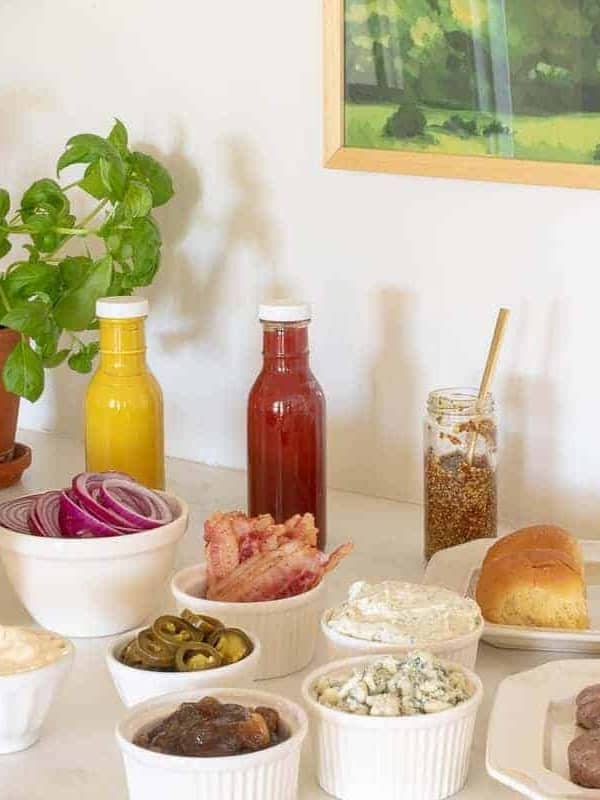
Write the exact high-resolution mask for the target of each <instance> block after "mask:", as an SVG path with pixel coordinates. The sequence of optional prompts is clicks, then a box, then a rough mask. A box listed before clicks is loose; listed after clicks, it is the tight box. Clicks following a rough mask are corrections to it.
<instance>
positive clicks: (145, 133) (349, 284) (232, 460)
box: [0, 0, 600, 535]
mask: <svg viewBox="0 0 600 800" xmlns="http://www.w3.org/2000/svg"><path fill="white" fill-rule="evenodd" d="M0 32H1V33H0V36H1V39H0V44H1V47H2V70H1V71H0V147H1V152H2V161H1V164H2V169H1V172H0V182H1V183H3V184H5V185H8V187H9V188H10V189H12V190H22V189H23V188H24V187H25V186H26V184H27V182H28V181H29V180H31V179H32V178H34V177H37V176H39V175H41V174H42V173H47V174H52V170H53V165H54V161H55V157H56V155H57V154H58V153H59V152H60V150H61V148H62V145H63V143H64V141H65V140H66V139H67V138H68V136H70V135H71V134H73V133H75V132H80V131H86V130H89V131H107V130H108V128H109V127H110V125H111V118H112V117H113V116H119V117H121V118H122V119H123V120H124V121H125V122H126V123H127V125H128V126H129V127H130V129H131V132H132V137H133V139H134V140H135V142H136V143H138V144H139V146H140V147H147V148H148V149H151V150H153V151H154V152H156V153H157V154H158V155H159V156H160V157H161V158H163V159H164V160H165V162H166V163H168V164H169V166H170V168H171V169H172V171H173V173H174V176H175V180H176V183H177V189H178V193H177V197H176V199H175V200H174V202H173V203H172V205H171V206H169V208H168V210H165V211H163V212H162V213H161V214H160V215H159V218H160V222H161V224H162V226H163V230H164V238H165V257H164V264H163V269H162V273H161V275H160V278H159V280H158V281H157V282H156V285H155V286H154V287H153V289H152V290H151V293H150V295H151V299H152V305H153V313H152V319H151V324H150V346H151V360H152V365H153V368H154V370H155V372H156V373H157V375H158V377H159V379H160V381H161V383H162V386H163V389H164V393H165V398H166V411H167V437H168V451H169V452H170V454H172V455H177V456H182V457H186V458H191V459H196V460H202V461H207V462H210V463H217V464H225V465H231V466H243V464H244V461H245V456H244V446H245V445H244V430H245V419H244V413H245V412H244V405H245V399H246V395H247V391H248V388H249V385H250V383H251V381H252V378H253V376H254V374H255V373H256V371H257V368H258V364H259V355H258V353H259V330H258V326H257V324H256V323H255V320H254V312H255V306H256V304H257V302H258V301H259V299H260V298H261V297H263V296H265V295H266V294H268V293H269V292H277V291H281V290H285V291H287V292H293V293H294V294H296V295H298V296H301V297H307V298H310V299H311V300H313V301H314V303H315V305H316V309H317V312H318V319H317V320H316V321H315V323H314V325H313V331H312V343H313V350H314V366H315V371H316V373H317V375H318V376H319V378H320V379H321V381H322V383H323V385H324V387H325V389H326V392H327V396H328V400H329V445H330V447H329V454H330V482H331V484H332V485H335V486H338V487H345V488H348V489H354V490H359V491H365V492H372V493H378V494H382V495H388V496H393V497H400V498H404V499H410V500H418V499H419V497H420V481H421V478H420V458H421V417H422V411H423V408H424V400H425V396H426V392H427V390H428V389H429V388H432V387H435V386H440V385H457V384H458V385H460V384H468V383H476V382H477V381H478V377H479V372H480V369H481V365H482V361H483V359H484V355H485V350H486V347H487V343H488V339H489V335H490V333H491V328H492V326H493V321H494V317H495V313H496V310H497V307H498V306H499V305H501V304H507V305H509V306H511V308H512V309H513V311H514V317H513V319H512V322H511V328H510V334H509V336H508V339H507V343H506V352H505V353H504V357H503V359H502V363H501V370H500V379H499V380H498V384H497V392H498V395H499V398H500V402H501V408H502V428H503V432H504V449H503V468H504V469H503V486H502V503H503V507H502V510H503V516H505V517H507V518H509V519H512V520H515V521H516V520H529V519H530V520H535V519H537V520H542V519H546V520H554V521H557V522H561V521H562V522H563V523H565V524H570V525H572V526H575V528H576V529H577V531H578V532H579V533H580V534H582V535H583V534H586V535H593V534H595V532H596V528H597V527H598V526H597V524H596V521H597V519H598V515H599V512H600V493H599V487H598V476H599V472H600V470H599V466H600V457H599V449H598V440H599V436H598V429H597V423H596V419H597V415H598V411H599V407H600V377H599V374H600V371H599V369H598V364H597V362H598V359H597V342H598V334H597V323H598V295H599V293H600V280H599V278H598V264H597V250H598V245H597V243H598V235H597V231H598V218H599V215H600V194H598V193H596V192H587V191H581V190H566V189H542V188H533V187H524V186H507V185H500V184H493V183H466V182H459V181H446V180H432V179H425V178H411V177H400V176H382V175H368V174H350V173H343V172H334V171H327V170H324V169H323V168H322V167H321V166H320V162H321V55H320V36H321V8H320V2H319V0H303V2H300V3H291V2H289V1H288V2H282V0H257V2H241V0H238V2H208V0H174V2H171V3H165V2H159V0H61V1H60V2H56V0H27V2H20V3H17V2H10V1H9V0H4V1H3V2H0ZM599 139H600V135H599ZM84 386H85V379H82V378H79V377H77V376H71V375H69V374H68V371H67V370H66V369H64V370H61V371H59V372H58V373H57V374H55V376H54V379H53V380H52V382H51V386H50V389H49V391H48V392H47V394H46V395H45V397H44V399H43V400H42V402H40V403H38V404H37V405H36V406H35V407H30V406H29V405H28V404H25V407H24V408H23V412H22V416H21V423H22V425H24V426H30V427H36V428H45V429H46V428H49V429H58V430H60V431H68V432H70V433H71V432H73V431H74V430H75V431H79V430H80V425H81V402H82V395H83V391H84Z"/></svg>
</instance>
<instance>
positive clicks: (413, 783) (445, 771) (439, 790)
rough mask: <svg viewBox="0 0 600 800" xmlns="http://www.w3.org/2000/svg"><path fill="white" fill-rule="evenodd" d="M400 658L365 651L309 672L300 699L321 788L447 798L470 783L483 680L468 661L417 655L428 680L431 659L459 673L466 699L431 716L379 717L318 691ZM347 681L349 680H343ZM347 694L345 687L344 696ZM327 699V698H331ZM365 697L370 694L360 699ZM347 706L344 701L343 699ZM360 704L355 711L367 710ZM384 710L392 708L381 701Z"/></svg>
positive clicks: (353, 796)
mask: <svg viewBox="0 0 600 800" xmlns="http://www.w3.org/2000/svg"><path fill="white" fill-rule="evenodd" d="M394 658H395V659H396V660H397V661H400V662H402V663H404V662H407V661H408V660H407V659H406V657H405V655H404V654H403V653H400V654H398V655H397V656H396V657H394V656H391V655H384V656H380V657H374V656H360V657H356V658H348V659H343V660H340V661H336V662H333V663H330V664H326V665H325V666H322V667H320V668H319V669H316V670H314V671H313V672H311V673H310V674H309V675H308V676H307V678H306V679H305V680H304V682H303V684H302V696H303V700H304V703H305V705H306V707H307V709H308V711H309V716H310V717H311V732H312V742H313V753H314V756H315V759H316V766H317V778H318V781H319V784H320V786H321V787H322V788H323V789H324V790H325V791H326V792H327V793H328V794H331V795H333V796H334V797H337V798H339V799H340V800H364V798H365V797H372V796H374V797H385V798H386V800H442V799H443V798H445V797H449V796H450V795H453V794H455V793H456V792H458V791H460V789H461V788H462V787H463V786H464V784H465V781H466V778H467V772H468V767H469V759H470V754H471V745H472V741H473V730H474V727H475V719H476V716H477V710H478V708H479V706H480V704H481V700H482V697H483V688H482V685H481V681H480V680H479V678H478V677H477V675H475V673H473V672H471V671H470V670H468V669H466V668H465V667H463V666H462V665H459V664H452V663H451V662H448V661H440V660H437V659H435V658H433V657H432V656H431V655H430V654H421V653H415V654H412V655H411V656H410V658H412V659H413V661H414V660H416V659H418V658H422V659H423V660H424V661H425V662H428V663H426V664H425V671H424V674H423V679H424V680H428V676H429V677H430V672H429V669H430V664H431V661H433V662H435V663H436V664H438V665H439V666H440V669H442V670H444V671H450V672H451V673H456V674H457V675H458V677H459V680H458V684H459V685H460V686H462V687H464V689H465V692H466V695H467V696H466V699H464V700H462V701H461V702H458V703H457V705H454V706H452V707H450V708H446V709H444V710H441V711H431V713H413V714H410V715H405V716H400V715H394V716H384V715H382V716H374V715H373V713H371V714H369V713H365V711H364V709H363V710H362V711H360V710H359V711H358V712H357V713H352V712H350V711H348V710H341V709H340V708H339V707H338V708H336V707H334V706H332V705H324V704H323V703H322V702H319V700H318V697H319V693H320V692H322V691H326V689H324V687H326V686H328V685H329V684H330V683H334V684H335V683H339V681H340V680H341V679H343V678H348V677H349V676H351V675H352V674H353V673H355V672H358V673H362V672H365V671H368V670H369V669H372V668H373V667H374V665H376V664H378V663H380V662H382V661H387V660H389V659H392V660H393V659H394ZM344 685H345V683H344ZM343 693H344V692H342V694H343ZM325 699H326V697H325ZM360 699H364V698H360ZM342 705H343V703H342ZM361 707H362V706H361V704H360V703H359V704H358V705H357V708H361ZM376 711H377V712H378V713H382V714H385V713H386V712H387V713H390V709H386V708H383V707H382V706H381V705H380V707H379V708H376Z"/></svg>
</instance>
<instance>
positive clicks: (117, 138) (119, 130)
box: [108, 119, 128, 157]
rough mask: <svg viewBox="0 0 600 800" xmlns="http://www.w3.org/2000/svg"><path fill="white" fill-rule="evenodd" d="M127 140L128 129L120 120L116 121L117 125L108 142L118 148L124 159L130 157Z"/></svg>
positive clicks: (114, 126)
mask: <svg viewBox="0 0 600 800" xmlns="http://www.w3.org/2000/svg"><path fill="white" fill-rule="evenodd" d="M127 140H128V136H127V128H126V127H125V125H123V123H122V122H121V120H120V119H115V124H114V125H113V128H112V130H111V132H110V133H109V134H108V141H109V142H110V143H111V144H113V145H114V146H115V147H116V149H117V150H118V151H119V153H120V154H121V155H122V156H123V157H125V156H127V155H128V151H127Z"/></svg>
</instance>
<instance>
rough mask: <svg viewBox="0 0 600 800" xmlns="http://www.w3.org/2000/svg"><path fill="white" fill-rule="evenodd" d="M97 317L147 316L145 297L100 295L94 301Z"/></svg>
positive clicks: (129, 317)
mask: <svg viewBox="0 0 600 800" xmlns="http://www.w3.org/2000/svg"><path fill="white" fill-rule="evenodd" d="M96 316H97V317H98V319H137V318H138V317H147V316H148V301H147V300H146V298H145V297H101V298H100V300H97V301H96Z"/></svg>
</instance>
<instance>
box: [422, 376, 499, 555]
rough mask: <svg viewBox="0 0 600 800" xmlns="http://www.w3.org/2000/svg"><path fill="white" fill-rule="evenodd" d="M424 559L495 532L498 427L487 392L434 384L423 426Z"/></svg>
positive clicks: (496, 522)
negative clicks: (480, 393) (483, 395)
mask: <svg viewBox="0 0 600 800" xmlns="http://www.w3.org/2000/svg"><path fill="white" fill-rule="evenodd" d="M424 473H425V474H424V502H425V558H426V559H427V560H429V559H430V558H431V556H432V555H433V554H434V553H437V551H438V550H442V549H443V548H445V547H453V546H454V545H457V544H464V543H465V542H470V541H472V540H473V539H481V538H486V537H495V536H496V535H497V525H498V511H497V508H498V490H497V427H496V416H495V402H494V398H493V397H492V395H491V394H488V395H487V397H486V398H485V400H483V401H478V399H477V390H476V389H469V388H466V389H461V388H457V389H437V390H435V391H433V392H431V393H430V394H429V397H428V400H427V415H426V417H425V429H424Z"/></svg>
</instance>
